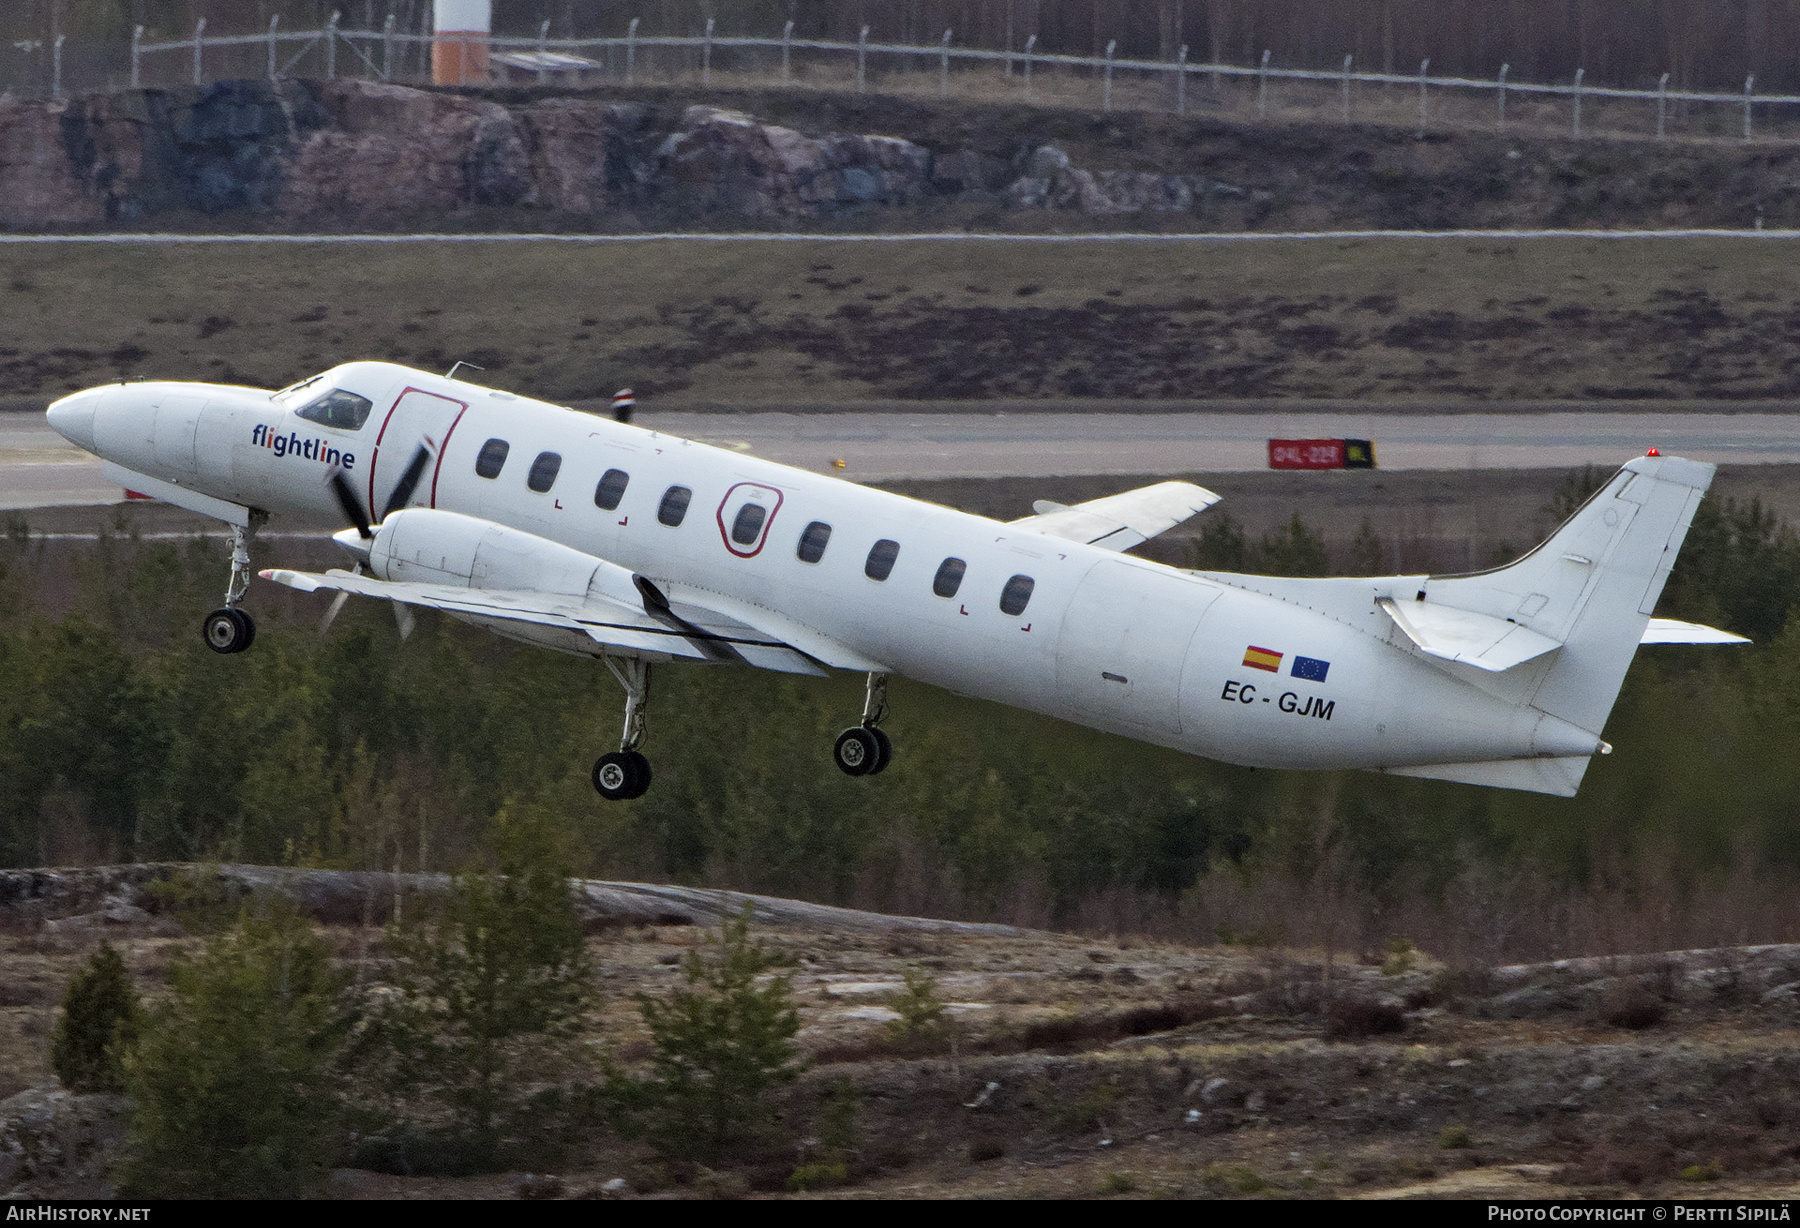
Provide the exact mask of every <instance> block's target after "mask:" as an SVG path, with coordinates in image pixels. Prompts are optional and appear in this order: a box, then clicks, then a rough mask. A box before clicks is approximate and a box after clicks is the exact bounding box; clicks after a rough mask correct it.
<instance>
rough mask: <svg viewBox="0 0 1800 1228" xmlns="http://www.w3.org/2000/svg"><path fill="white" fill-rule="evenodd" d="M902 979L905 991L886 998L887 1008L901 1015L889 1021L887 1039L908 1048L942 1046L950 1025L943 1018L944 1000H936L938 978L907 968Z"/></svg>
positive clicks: (923, 971)
mask: <svg viewBox="0 0 1800 1228" xmlns="http://www.w3.org/2000/svg"><path fill="white" fill-rule="evenodd" d="M905 976H906V989H905V991H904V992H903V993H896V994H890V995H889V996H888V1000H887V1005H888V1006H889V1008H890V1009H892V1010H894V1011H896V1012H898V1013H899V1015H900V1018H898V1019H891V1020H889V1021H888V1024H887V1032H888V1035H889V1036H891V1037H892V1038H893V1039H894V1040H896V1041H899V1042H900V1043H902V1044H907V1045H917V1044H920V1043H925V1044H936V1043H938V1042H941V1041H942V1040H943V1039H944V1038H945V1036H946V1035H947V1032H948V1027H949V1024H948V1021H947V1020H946V1019H945V1018H944V1000H943V999H942V998H940V997H938V992H937V978H936V977H935V976H932V975H931V974H930V973H929V972H926V971H925V970H924V969H922V968H908V969H907V970H906V973H905Z"/></svg>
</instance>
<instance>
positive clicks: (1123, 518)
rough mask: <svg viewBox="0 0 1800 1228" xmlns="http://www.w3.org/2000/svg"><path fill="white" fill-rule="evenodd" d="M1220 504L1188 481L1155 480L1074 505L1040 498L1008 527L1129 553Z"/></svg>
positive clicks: (1209, 492) (1213, 497)
mask: <svg viewBox="0 0 1800 1228" xmlns="http://www.w3.org/2000/svg"><path fill="white" fill-rule="evenodd" d="M1218 501H1219V496H1218V495H1215V494H1214V493H1213V492H1212V491H1210V490H1207V489H1206V488H1205V487H1203V486H1196V485H1194V484H1193V483H1192V482H1158V483H1157V484H1156V485H1154V486H1145V487H1142V488H1140V489H1138V490H1128V491H1125V492H1124V493H1123V494H1117V495H1107V496H1106V497H1105V498H1103V499H1090V500H1088V501H1087V502H1086V503H1077V504H1075V505H1073V506H1067V505H1064V504H1061V503H1052V502H1050V501H1049V500H1048V499H1039V500H1038V501H1037V502H1036V503H1033V504H1032V505H1031V506H1032V507H1033V508H1035V509H1036V510H1037V515H1035V516H1027V517H1025V518H1024V519H1023V520H1015V521H1012V525H1013V527H1014V528H1020V529H1030V530H1031V531H1032V532H1033V533H1042V534H1044V535H1045V536H1046V537H1060V538H1063V539H1064V540H1066V541H1077V542H1085V543H1086V544H1087V545H1090V546H1099V547H1100V548H1101V549H1102V550H1129V549H1131V547H1133V546H1135V545H1137V544H1138V543H1139V542H1144V541H1148V540H1150V539H1151V538H1152V537H1155V536H1156V535H1157V534H1158V533H1162V532H1165V531H1166V530H1169V529H1172V528H1174V527H1175V526H1176V525H1178V524H1180V523H1181V522H1182V521H1184V520H1186V519H1188V518H1189V517H1191V516H1196V515H1198V514H1199V513H1201V512H1204V511H1205V510H1206V509H1207V508H1209V507H1211V506H1212V505H1213V504H1215V503H1217V502H1218Z"/></svg>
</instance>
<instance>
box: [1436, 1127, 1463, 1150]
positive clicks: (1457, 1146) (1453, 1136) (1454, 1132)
mask: <svg viewBox="0 0 1800 1228" xmlns="http://www.w3.org/2000/svg"><path fill="white" fill-rule="evenodd" d="M1438 1146H1439V1147H1442V1148H1443V1149H1444V1150H1445V1151H1460V1150H1462V1149H1463V1148H1465V1147H1468V1146H1469V1127H1467V1126H1445V1127H1444V1128H1443V1129H1442V1130H1439V1131H1438Z"/></svg>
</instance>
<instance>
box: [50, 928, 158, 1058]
mask: <svg viewBox="0 0 1800 1228" xmlns="http://www.w3.org/2000/svg"><path fill="white" fill-rule="evenodd" d="M141 1015H142V1010H141V1008H140V1007H139V1005H138V996H137V990H135V989H133V988H132V985H131V976H130V974H128V973H127V972H126V971H125V961H124V960H122V959H120V958H119V953H118V952H117V951H115V950H114V949H113V947H112V944H111V943H107V942H103V943H101V944H100V949H99V950H98V951H95V952H94V954H93V956H92V957H91V958H89V960H88V962H87V967H85V968H83V969H82V970H81V971H80V972H79V973H77V974H76V976H75V979H74V980H72V981H70V982H69V991H68V993H66V994H64V995H63V1013H62V1018H61V1019H59V1020H58V1021H57V1023H56V1031H55V1033H54V1035H53V1036H52V1037H51V1040H50V1065H51V1067H52V1068H53V1069H54V1070H55V1071H56V1077H57V1078H59V1079H61V1080H62V1084H63V1086H64V1087H66V1088H68V1089H69V1090H70V1091H73V1092H116V1091H118V1090H120V1089H121V1088H122V1087H123V1086H124V1085H125V1084H124V1074H125V1072H124V1069H123V1068H122V1067H121V1066H120V1064H119V1055H120V1053H121V1052H123V1051H124V1050H126V1049H128V1048H130V1047H131V1045H132V1044H133V1043H134V1042H135V1041H136V1039H137V1031H138V1025H139V1022H140V1017H141Z"/></svg>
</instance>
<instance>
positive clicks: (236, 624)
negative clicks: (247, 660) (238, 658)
mask: <svg viewBox="0 0 1800 1228" xmlns="http://www.w3.org/2000/svg"><path fill="white" fill-rule="evenodd" d="M200 634H201V636H202V637H204V638H205V640H206V646H207V647H208V648H210V649H212V650H213V651H214V652H218V653H231V652H243V651H244V650H245V649H247V648H249V647H250V645H251V644H254V643H255V642H256V620H255V619H253V618H251V617H250V616H249V615H248V614H246V613H244V612H243V611H242V610H240V609H238V608H236V607H235V606H225V607H224V608H222V609H218V610H214V611H213V612H212V613H211V614H208V615H207V616H206V621H204V622H203V623H201V624H200Z"/></svg>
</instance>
